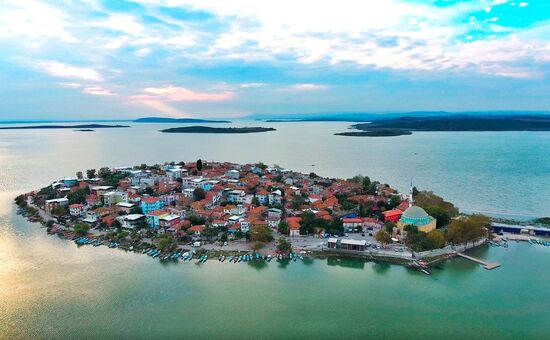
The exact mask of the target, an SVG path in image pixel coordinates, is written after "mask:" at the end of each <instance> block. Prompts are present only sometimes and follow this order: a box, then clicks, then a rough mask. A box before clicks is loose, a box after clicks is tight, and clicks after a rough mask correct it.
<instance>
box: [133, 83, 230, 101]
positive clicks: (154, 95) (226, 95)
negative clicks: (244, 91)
mask: <svg viewBox="0 0 550 340" xmlns="http://www.w3.org/2000/svg"><path fill="white" fill-rule="evenodd" d="M233 97H234V93H233V92H230V91H225V92H221V93H209V92H196V91H192V90H190V89H187V88H184V87H178V86H165V87H147V88H145V89H143V94H142V95H138V96H135V97H134V98H136V99H138V100H144V99H145V100H149V99H158V100H167V101H189V102H193V101H198V102H211V101H214V102H215V101H224V100H230V99H232V98H233Z"/></svg>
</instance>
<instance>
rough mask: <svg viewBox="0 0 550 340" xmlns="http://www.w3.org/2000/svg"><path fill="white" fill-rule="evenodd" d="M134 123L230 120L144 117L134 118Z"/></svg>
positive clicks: (217, 121)
mask: <svg viewBox="0 0 550 340" xmlns="http://www.w3.org/2000/svg"><path fill="white" fill-rule="evenodd" d="M134 123H231V121H229V120H209V119H195V118H166V117H144V118H138V119H136V120H134Z"/></svg>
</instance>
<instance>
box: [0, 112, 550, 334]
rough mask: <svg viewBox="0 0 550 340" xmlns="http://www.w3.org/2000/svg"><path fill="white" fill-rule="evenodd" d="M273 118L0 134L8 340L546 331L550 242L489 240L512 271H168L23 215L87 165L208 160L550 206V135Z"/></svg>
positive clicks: (352, 266) (525, 206)
mask: <svg viewBox="0 0 550 340" xmlns="http://www.w3.org/2000/svg"><path fill="white" fill-rule="evenodd" d="M243 125H251V124H250V123H249V124H243ZM270 125H274V126H276V127H277V128H278V129H279V131H277V132H273V133H265V134H257V135H238V136H221V135H164V134H160V133H155V132H154V131H155V130H157V129H160V128H162V127H163V126H162V125H139V126H137V127H135V128H132V129H128V130H98V131H96V132H92V133H79V132H73V131H63V130H52V131H2V132H0V338H6V339H8V338H9V339H11V338H50V339H51V338H181V337H185V338H191V337H194V338H200V339H202V338H229V339H243V338H304V337H317V338H342V337H346V338H366V337H371V338H447V339H464V338H473V337H475V338H487V339H496V338H509V339H515V338H518V337H523V338H532V339H540V338H548V332H549V330H550V323H549V321H548V316H547V311H548V308H549V306H550V295H549V294H548V293H547V290H548V284H547V283H548V282H550V272H549V271H548V263H550V262H549V258H550V247H541V246H530V245H528V244H515V243H512V244H511V246H510V247H509V248H508V249H504V248H484V249H478V250H476V251H474V252H473V254H474V255H475V256H479V257H480V258H484V259H487V260H489V261H491V262H500V263H502V267H500V268H499V269H496V270H493V271H486V270H484V269H482V268H481V267H480V266H478V265H476V264H473V263H470V262H467V261H466V260H462V259H454V260H451V261H449V262H446V263H445V264H443V265H441V267H440V268H435V269H434V270H433V275H431V276H426V275H424V274H421V273H418V272H415V271H411V270H409V269H407V268H404V267H401V266H394V265H387V264H381V263H365V262H363V261H357V260H347V259H341V260H340V261H337V260H320V259H317V260H313V261H310V262H307V263H301V262H297V263H290V264H288V265H286V266H285V265H281V264H278V263H274V262H272V263H270V264H269V265H265V266H256V267H255V266H251V265H248V264H242V263H241V264H228V263H224V264H221V263H218V262H217V261H208V263H206V264H205V265H202V266H197V265H195V264H194V263H186V264H180V265H172V264H169V265H162V264H160V263H159V262H158V261H155V260H153V259H151V258H149V257H146V256H143V255H137V254H133V253H124V252H122V251H120V250H115V249H108V248H105V247H99V248H96V247H90V246H85V247H81V248H77V246H76V245H75V244H74V243H72V242H67V241H64V240H60V239H58V238H57V237H52V236H47V235H46V233H45V231H44V230H43V229H40V228H39V226H38V225H36V224H31V223H29V222H27V221H25V220H24V219H23V218H21V217H20V216H17V215H16V214H15V210H14V207H13V204H12V200H13V198H14V197H15V195H16V194H17V193H20V192H24V191H28V190H32V189H36V188H38V187H41V186H43V185H46V184H48V183H49V182H51V180H53V179H55V178H59V177H63V176H71V175H73V174H74V172H76V171H77V170H85V169H87V168H91V167H95V168H99V167H100V166H102V165H109V166H122V165H133V164H139V163H143V162H147V163H151V162H161V161H166V160H176V161H177V160H194V159H196V158H199V157H201V158H203V159H216V160H229V161H235V162H253V161H258V160H263V161H264V162H268V163H278V164H280V165H282V166H285V167H288V168H291V169H297V170H301V171H305V172H309V171H315V172H317V173H319V174H322V175H327V176H338V177H347V176H352V175H354V174H357V173H364V174H369V175H371V177H373V178H375V179H379V180H381V181H383V182H389V183H391V184H395V185H396V186H398V187H399V188H402V189H406V188H407V186H408V182H409V180H410V176H411V174H414V178H415V183H417V185H418V186H419V187H421V188H432V189H433V190H434V191H436V192H437V193H439V194H442V195H444V196H445V197H447V198H449V199H451V200H453V201H454V202H456V203H457V204H458V205H459V206H460V207H461V208H463V209H473V208H476V209H479V210H484V211H492V212H505V213H510V212H512V213H514V214H518V215H521V216H530V215H549V214H550V206H549V202H548V199H547V198H548V197H550V195H549V193H550V179H549V178H548V169H550V167H549V165H550V164H549V160H548V157H546V155H547V151H546V150H549V148H548V147H549V146H550V137H549V135H548V134H546V133H520V132H518V133H486V134H481V133H442V134H439V133H423V134H415V135H413V136H404V137H396V138H389V139H388V138H380V139H354V138H346V137H337V136H331V133H333V132H336V131H343V130H345V128H346V127H347V124H344V123H342V124H340V123H339V124H326V123H307V124H270ZM415 153H417V154H416V155H415ZM312 164H315V166H314V167H312V166H311V165H312Z"/></svg>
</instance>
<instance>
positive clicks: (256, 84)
mask: <svg viewBox="0 0 550 340" xmlns="http://www.w3.org/2000/svg"><path fill="white" fill-rule="evenodd" d="M264 86H267V84H266V83H245V84H241V85H240V87H241V88H243V89H248V88H258V87H264Z"/></svg>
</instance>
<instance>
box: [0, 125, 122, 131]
mask: <svg viewBox="0 0 550 340" xmlns="http://www.w3.org/2000/svg"><path fill="white" fill-rule="evenodd" d="M127 127H129V126H128V125H104V124H82V125H27V126H4V127H0V130H29V129H73V130H78V131H82V130H87V131H89V130H92V129H109V128H127Z"/></svg>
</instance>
